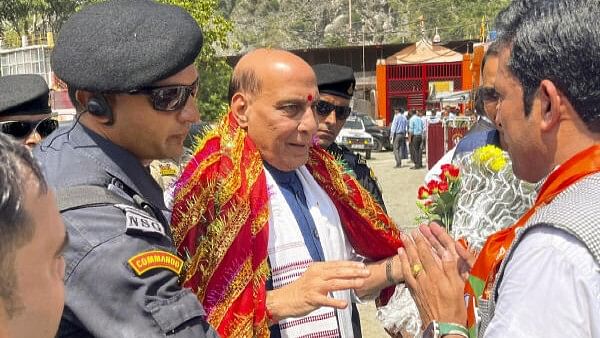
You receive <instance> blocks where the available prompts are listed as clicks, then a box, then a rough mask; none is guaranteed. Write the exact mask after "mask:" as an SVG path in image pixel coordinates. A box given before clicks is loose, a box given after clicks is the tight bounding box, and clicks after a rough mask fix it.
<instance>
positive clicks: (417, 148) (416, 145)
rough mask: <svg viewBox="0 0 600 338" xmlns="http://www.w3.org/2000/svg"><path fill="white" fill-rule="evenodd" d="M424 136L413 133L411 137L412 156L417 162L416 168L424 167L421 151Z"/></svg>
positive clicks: (415, 162)
mask: <svg viewBox="0 0 600 338" xmlns="http://www.w3.org/2000/svg"><path fill="white" fill-rule="evenodd" d="M422 141H423V136H421V135H413V136H412V137H411V139H410V156H411V158H412V161H413V162H414V164H415V168H422V167H423V153H421V143H422Z"/></svg>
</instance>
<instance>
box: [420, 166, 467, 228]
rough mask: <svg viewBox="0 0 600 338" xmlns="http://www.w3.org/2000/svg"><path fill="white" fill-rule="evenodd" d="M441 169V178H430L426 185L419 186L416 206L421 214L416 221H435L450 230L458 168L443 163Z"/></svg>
mask: <svg viewBox="0 0 600 338" xmlns="http://www.w3.org/2000/svg"><path fill="white" fill-rule="evenodd" d="M441 169H442V173H441V174H440V179H441V180H431V181H429V182H427V185H425V186H421V187H419V191H418V192H417V197H418V199H419V201H417V206H418V207H419V209H421V211H422V213H423V214H422V215H420V216H418V217H417V222H419V223H421V222H432V221H437V222H440V223H442V224H443V225H444V226H445V227H446V230H447V231H450V230H451V229H452V221H453V217H454V202H455V199H456V195H457V194H458V191H459V189H460V180H459V176H460V170H459V169H458V167H456V166H454V165H452V164H445V165H443V166H442V168H441Z"/></svg>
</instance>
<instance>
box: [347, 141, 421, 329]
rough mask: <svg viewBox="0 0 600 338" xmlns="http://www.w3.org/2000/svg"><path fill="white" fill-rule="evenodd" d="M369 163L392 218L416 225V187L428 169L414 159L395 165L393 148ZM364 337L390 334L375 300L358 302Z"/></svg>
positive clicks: (408, 227) (374, 154) (377, 154)
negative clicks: (378, 316)
mask: <svg viewBox="0 0 600 338" xmlns="http://www.w3.org/2000/svg"><path fill="white" fill-rule="evenodd" d="M368 162H369V166H370V167H371V168H372V169H373V171H374V172H375V175H376V176H377V178H378V179H379V185H380V186H381V188H382V190H383V199H384V200H385V205H386V207H387V210H388V212H389V214H390V215H391V216H392V219H394V221H395V222H396V224H397V225H398V226H400V227H401V228H403V229H410V228H412V227H414V223H415V222H414V219H415V217H416V216H417V214H418V209H417V206H416V205H415V201H416V196H417V189H418V188H419V185H421V184H423V178H424V177H425V173H426V172H427V171H426V170H425V169H420V170H411V169H409V168H410V167H411V166H412V162H410V161H409V160H404V161H403V166H402V168H394V165H395V164H396V162H395V161H394V156H393V154H392V152H382V153H373V154H372V157H371V159H370V160H369V161H368ZM358 308H359V312H360V317H361V324H362V332H363V337H364V338H380V337H381V338H385V337H388V335H387V334H386V333H385V331H384V330H383V329H382V328H381V324H380V323H379V321H378V320H377V319H376V318H375V311H376V310H375V303H373V302H370V303H367V304H362V305H359V306H358Z"/></svg>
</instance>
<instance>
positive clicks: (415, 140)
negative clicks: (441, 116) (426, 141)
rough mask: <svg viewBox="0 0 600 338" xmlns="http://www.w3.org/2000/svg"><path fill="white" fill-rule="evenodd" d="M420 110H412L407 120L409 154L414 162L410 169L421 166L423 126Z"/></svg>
mask: <svg viewBox="0 0 600 338" xmlns="http://www.w3.org/2000/svg"><path fill="white" fill-rule="evenodd" d="M420 114H421V113H420V112H419V111H417V112H414V113H413V114H412V116H411V117H410V120H409V121H408V143H409V144H410V156H411V158H412V160H413V163H414V164H415V165H414V166H412V167H411V168H410V169H421V168H423V164H422V161H423V155H422V154H421V143H422V142H423V131H424V130H425V126H424V124H423V120H422V119H421V116H420Z"/></svg>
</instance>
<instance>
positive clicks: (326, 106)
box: [317, 100, 352, 120]
mask: <svg viewBox="0 0 600 338" xmlns="http://www.w3.org/2000/svg"><path fill="white" fill-rule="evenodd" d="M334 109H335V118H336V119H338V120H345V119H347V118H348V116H350V113H351V112H352V108H350V107H347V106H336V105H335V104H332V103H329V102H327V101H323V100H319V101H318V102H317V114H319V115H321V116H323V117H325V116H328V115H329V114H330V113H331V112H332V111H333V110H334Z"/></svg>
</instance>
